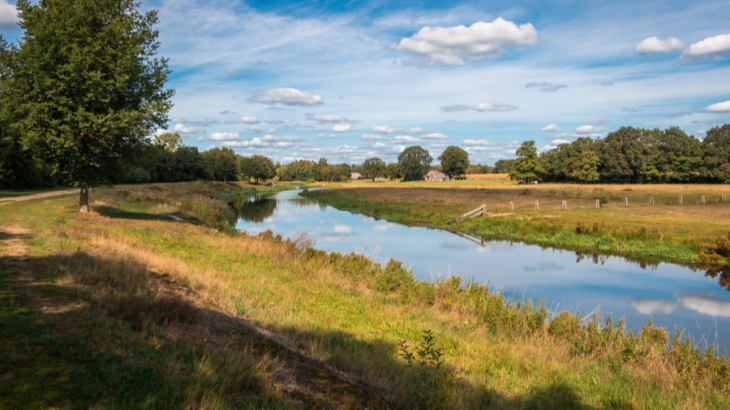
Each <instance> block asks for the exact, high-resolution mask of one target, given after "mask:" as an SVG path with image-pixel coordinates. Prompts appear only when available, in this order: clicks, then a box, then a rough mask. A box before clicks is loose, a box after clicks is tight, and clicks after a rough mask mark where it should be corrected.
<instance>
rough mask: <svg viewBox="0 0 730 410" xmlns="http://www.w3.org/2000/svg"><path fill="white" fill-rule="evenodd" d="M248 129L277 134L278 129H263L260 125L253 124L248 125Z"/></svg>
mask: <svg viewBox="0 0 730 410" xmlns="http://www.w3.org/2000/svg"><path fill="white" fill-rule="evenodd" d="M248 130H249V131H251V132H253V133H254V134H259V135H264V134H275V133H276V130H275V129H274V128H269V129H268V130H267V129H263V128H261V126H259V125H252V126H250V127H248Z"/></svg>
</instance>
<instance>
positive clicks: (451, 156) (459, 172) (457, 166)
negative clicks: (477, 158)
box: [438, 145, 469, 179]
mask: <svg viewBox="0 0 730 410" xmlns="http://www.w3.org/2000/svg"><path fill="white" fill-rule="evenodd" d="M438 159H439V161H441V169H442V170H443V171H444V172H445V173H446V174H448V175H449V176H451V177H452V178H456V179H459V178H461V177H462V176H464V174H465V173H466V169H467V168H468V167H469V154H468V153H467V152H466V151H464V150H463V149H461V148H459V147H457V146H454V145H452V146H450V147H447V148H446V149H445V150H444V152H443V153H441V155H440V156H439V158H438Z"/></svg>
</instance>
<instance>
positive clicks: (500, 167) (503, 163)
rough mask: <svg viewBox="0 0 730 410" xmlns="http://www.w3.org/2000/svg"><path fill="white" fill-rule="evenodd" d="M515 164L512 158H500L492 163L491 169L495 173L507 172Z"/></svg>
mask: <svg viewBox="0 0 730 410" xmlns="http://www.w3.org/2000/svg"><path fill="white" fill-rule="evenodd" d="M514 165H515V160H513V159H500V160H499V161H497V162H495V163H494V169H493V170H492V172H493V173H495V174H509V172H510V171H512V167H513V166H514Z"/></svg>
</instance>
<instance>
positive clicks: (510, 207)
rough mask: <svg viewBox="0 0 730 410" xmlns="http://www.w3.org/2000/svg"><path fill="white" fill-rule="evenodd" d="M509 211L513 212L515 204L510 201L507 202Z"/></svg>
mask: <svg viewBox="0 0 730 410" xmlns="http://www.w3.org/2000/svg"><path fill="white" fill-rule="evenodd" d="M509 211H510V212H514V211H515V203H514V202H512V201H509Z"/></svg>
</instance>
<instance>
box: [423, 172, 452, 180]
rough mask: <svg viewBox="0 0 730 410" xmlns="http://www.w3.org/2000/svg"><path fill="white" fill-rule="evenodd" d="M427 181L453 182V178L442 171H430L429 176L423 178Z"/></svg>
mask: <svg viewBox="0 0 730 410" xmlns="http://www.w3.org/2000/svg"><path fill="white" fill-rule="evenodd" d="M423 179H424V180H426V181H451V178H450V177H449V176H448V175H446V174H444V173H443V172H441V171H434V170H431V171H428V174H426V176H424V177H423Z"/></svg>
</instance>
